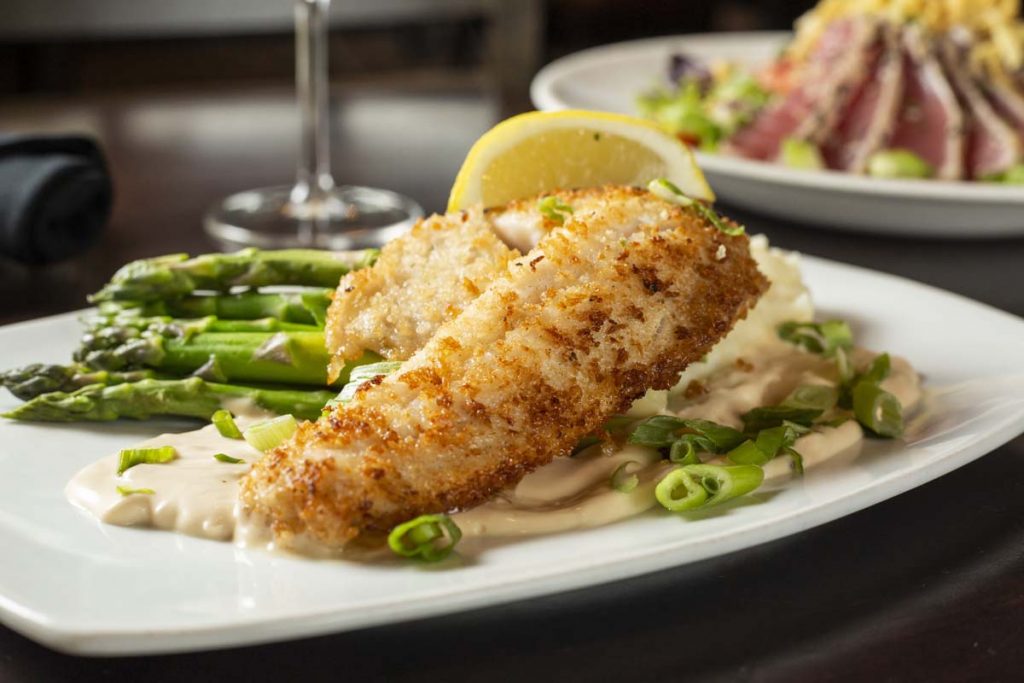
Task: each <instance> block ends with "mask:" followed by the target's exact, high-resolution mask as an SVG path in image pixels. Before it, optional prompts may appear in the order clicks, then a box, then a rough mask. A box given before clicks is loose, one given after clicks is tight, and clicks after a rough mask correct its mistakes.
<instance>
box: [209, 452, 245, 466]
mask: <svg viewBox="0 0 1024 683" xmlns="http://www.w3.org/2000/svg"><path fill="white" fill-rule="evenodd" d="M213 459H214V460H216V461H218V462H226V463H228V464H229V465H238V464H240V463H243V462H245V460H243V459H242V458H232V457H231V456H230V455H228V454H227V453H214V454H213Z"/></svg>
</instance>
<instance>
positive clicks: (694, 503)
mask: <svg viewBox="0 0 1024 683" xmlns="http://www.w3.org/2000/svg"><path fill="white" fill-rule="evenodd" d="M763 481H764V471H763V470H762V469H761V468H760V467H757V466H756V465H728V466H721V465H687V466H685V467H680V468H678V469H674V470H672V471H671V472H669V473H668V474H667V475H665V477H664V478H663V479H662V480H661V481H660V482H658V485H657V486H656V487H655V489H654V496H655V498H657V500H658V502H659V503H661V505H662V507H664V508H665V509H667V510H671V511H672V512H681V511H683V510H692V509H694V508H698V507H702V506H704V505H717V504H719V503H723V502H725V501H727V500H731V499H733V498H738V497H740V496H743V495H746V494H748V493H750V492H751V491H753V490H754V489H756V488H757V487H758V486H760V485H761V482H763Z"/></svg>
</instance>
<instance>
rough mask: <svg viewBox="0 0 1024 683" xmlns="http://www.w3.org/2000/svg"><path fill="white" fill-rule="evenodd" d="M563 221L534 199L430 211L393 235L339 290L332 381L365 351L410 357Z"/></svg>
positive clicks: (330, 341) (330, 345) (587, 199)
mask: <svg viewBox="0 0 1024 683" xmlns="http://www.w3.org/2000/svg"><path fill="white" fill-rule="evenodd" d="M576 201H577V204H578V206H576V207H575V209H574V210H579V211H586V210H588V209H590V208H593V207H591V206H590V205H591V204H594V203H597V202H600V201H601V198H600V197H599V196H597V195H593V196H591V195H587V196H582V197H577V200H576ZM557 225H558V224H557V223H556V222H555V221H554V220H552V218H551V217H549V216H545V215H543V214H542V213H541V211H540V210H539V208H538V202H537V199H528V200H521V201H516V202H512V203H510V204H508V205H507V206H504V207H500V208H493V209H488V210H486V211H482V210H480V209H479V208H477V209H469V210H467V211H458V212H454V213H451V214H447V215H444V216H437V215H434V216H430V217H429V218H425V219H423V220H422V221H420V222H418V223H417V224H416V225H415V226H414V227H413V229H412V230H410V231H409V232H408V233H406V234H405V235H402V236H401V237H399V238H397V239H395V240H392V241H391V242H389V243H388V244H387V245H385V246H384V248H383V249H382V250H381V253H380V258H378V259H377V262H376V263H375V264H374V265H373V266H372V267H370V268H363V269H360V270H355V271H352V272H351V273H349V274H348V275H346V276H345V277H344V278H342V280H341V282H340V284H339V285H338V289H337V291H336V292H335V295H334V301H333V302H332V303H331V306H330V308H329V309H328V312H327V330H326V332H327V350H328V351H329V352H330V353H331V366H330V379H331V381H332V382H333V381H334V380H335V379H337V376H338V373H340V372H341V370H342V368H343V367H344V366H345V363H346V362H347V361H351V360H355V359H356V358H359V357H360V356H361V355H363V352H364V351H373V352H374V353H377V354H380V355H381V356H383V357H384V358H387V359H388V360H405V359H406V358H409V357H410V356H411V355H412V354H414V353H415V352H416V351H418V350H419V349H420V348H422V347H423V345H424V344H426V343H427V340H428V339H430V338H431V337H432V336H434V332H436V331H437V328H439V327H440V326H441V325H442V324H443V323H446V322H448V321H449V320H451V319H452V318H454V317H455V316H457V315H458V314H459V313H460V312H462V309H463V308H465V307H466V304H468V303H469V302H470V301H472V300H473V299H475V298H476V297H477V296H479V295H480V293H481V292H483V290H485V289H486V288H487V286H488V285H489V284H490V283H491V281H492V280H494V279H495V278H497V277H500V276H501V275H503V274H504V273H505V271H506V269H507V266H508V263H509V261H511V260H512V259H514V258H516V257H517V256H519V255H520V253H519V250H521V251H524V252H526V251H529V250H530V249H532V248H533V247H534V246H536V244H537V242H538V241H540V239H541V238H542V237H543V236H544V235H546V234H547V233H548V232H550V231H551V230H552V229H553V228H554V227H557ZM506 245H510V246H511V247H512V248H509V246H506Z"/></svg>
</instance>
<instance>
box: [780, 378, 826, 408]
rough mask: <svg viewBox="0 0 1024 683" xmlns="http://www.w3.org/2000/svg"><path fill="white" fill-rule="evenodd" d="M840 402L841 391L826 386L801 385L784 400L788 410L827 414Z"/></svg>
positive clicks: (783, 403) (783, 402)
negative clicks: (808, 410) (796, 409)
mask: <svg viewBox="0 0 1024 683" xmlns="http://www.w3.org/2000/svg"><path fill="white" fill-rule="evenodd" d="M838 400H839V390H838V389H836V388H835V387H832V386H828V385H824V384H801V385H800V386H798V387H797V388H796V389H794V390H793V391H791V392H790V394H789V396H787V397H786V398H784V399H783V400H782V403H781V404H780V405H783V406H786V407H787V408H807V409H810V410H820V411H822V412H825V411H826V410H830V409H831V408H833V407H834V406H835V404H836V401H838Z"/></svg>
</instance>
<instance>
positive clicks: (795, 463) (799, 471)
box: [783, 447, 804, 477]
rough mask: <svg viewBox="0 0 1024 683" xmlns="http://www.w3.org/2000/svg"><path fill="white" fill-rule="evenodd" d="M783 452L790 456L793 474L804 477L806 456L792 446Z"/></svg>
mask: <svg viewBox="0 0 1024 683" xmlns="http://www.w3.org/2000/svg"><path fill="white" fill-rule="evenodd" d="M783 452H784V453H785V454H786V455H788V456H789V457H790V467H791V468H792V470H793V474H795V475H796V476H798V477H802V476H803V474H804V456H803V455H801V454H800V451H798V450H796V449H795V448H792V447H789V448H784V449H783Z"/></svg>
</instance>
